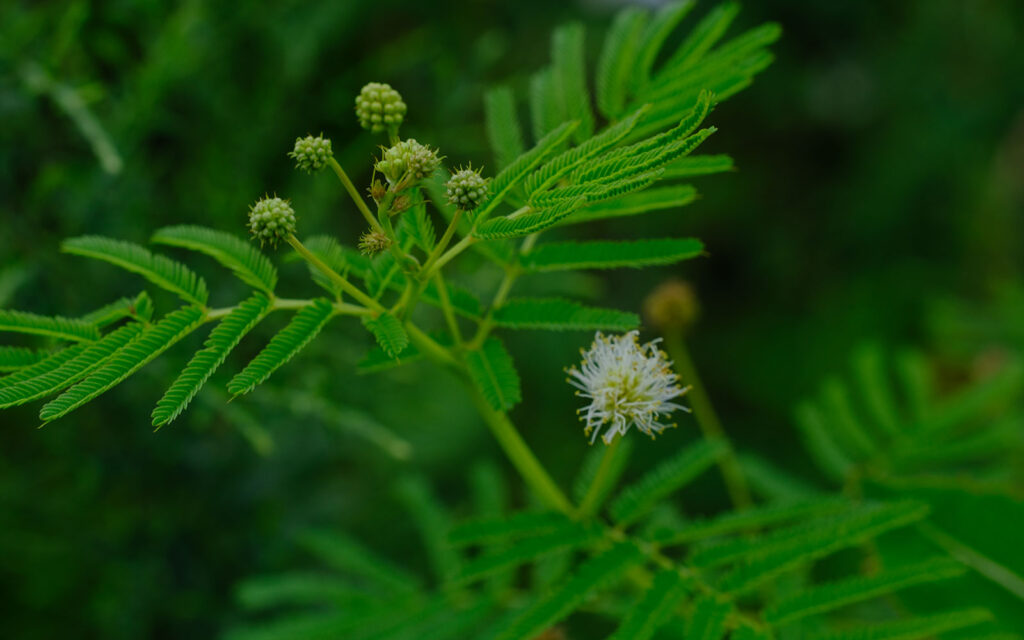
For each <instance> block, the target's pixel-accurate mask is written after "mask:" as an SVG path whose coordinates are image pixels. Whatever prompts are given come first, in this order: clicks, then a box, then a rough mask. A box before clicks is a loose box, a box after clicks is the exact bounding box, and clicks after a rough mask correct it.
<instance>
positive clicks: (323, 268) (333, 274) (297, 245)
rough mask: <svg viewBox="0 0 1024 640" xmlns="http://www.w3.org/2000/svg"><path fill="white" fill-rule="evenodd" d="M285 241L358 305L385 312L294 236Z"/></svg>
mask: <svg viewBox="0 0 1024 640" xmlns="http://www.w3.org/2000/svg"><path fill="white" fill-rule="evenodd" d="M285 240H287V241H288V244H290V245H291V246H292V248H293V249H295V252H296V253H298V254H299V255H300V256H302V258H303V259H304V260H306V262H308V263H309V264H311V265H313V266H314V267H316V268H317V269H319V270H320V272H321V273H323V274H324V275H325V276H327V277H328V278H329V279H330V280H331V282H333V283H335V284H336V285H338V286H339V287H341V290H342V291H344V292H345V293H347V294H349V295H350V296H352V297H353V298H355V299H356V300H358V301H359V302H360V303H362V304H363V305H364V306H366V307H368V308H370V309H372V310H374V311H376V312H377V313H380V312H382V311H386V309H384V307H382V306H381V304H380V303H379V302H377V301H376V300H374V299H373V298H371V297H370V296H368V295H366V294H365V293H363V292H362V291H360V290H359V288H358V287H356V286H355V285H354V284H352V283H351V282H349V281H348V280H346V279H345V278H344V277H342V276H341V274H339V273H338V272H337V271H335V270H334V269H332V268H330V267H329V266H327V264H325V263H324V261H323V260H321V259H320V258H318V257H316V255H315V254H314V253H313V252H312V251H310V250H309V249H307V248H306V245H304V244H302V243H301V242H299V239H298V238H296V237H295V236H294V235H292V234H290V235H289V236H288V237H287V238H285Z"/></svg>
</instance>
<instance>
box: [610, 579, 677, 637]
mask: <svg viewBox="0 0 1024 640" xmlns="http://www.w3.org/2000/svg"><path fill="white" fill-rule="evenodd" d="M688 586H689V585H688V583H687V581H686V580H685V579H684V578H683V577H682V576H680V575H679V572H678V571H671V570H668V569H665V570H662V571H659V572H658V573H657V575H655V576H654V580H653V581H652V582H651V587H650V588H649V589H648V590H647V591H645V592H644V595H643V597H642V599H641V600H640V602H638V603H637V604H636V606H635V607H633V608H632V609H630V611H629V613H628V615H627V616H626V617H625V618H624V619H623V621H622V624H621V625H620V626H619V628H618V629H616V631H615V633H614V634H613V635H612V636H611V638H610V640H649V639H650V638H652V637H653V636H654V634H655V633H656V632H657V631H658V629H659V628H661V627H663V626H665V624H666V623H667V622H668V619H669V617H671V615H672V613H673V610H674V609H675V608H676V607H677V606H679V604H680V603H681V601H682V600H683V597H684V596H685V595H686V592H687V587H688Z"/></svg>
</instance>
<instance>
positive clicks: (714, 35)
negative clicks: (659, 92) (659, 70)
mask: <svg viewBox="0 0 1024 640" xmlns="http://www.w3.org/2000/svg"><path fill="white" fill-rule="evenodd" d="M739 10H740V7H739V4H737V3H735V2H725V3H722V4H720V5H718V6H717V7H715V8H714V9H712V10H711V11H710V12H709V13H708V15H706V16H705V17H704V18H703V19H702V20H701V21H700V22H699V23H698V24H697V26H696V27H694V29H693V31H691V32H690V34H689V35H688V36H687V37H686V39H685V40H684V41H683V42H682V44H680V45H679V48H678V49H676V51H675V52H674V53H673V54H672V56H671V57H670V58H669V59H668V61H667V62H666V63H665V65H664V71H665V72H666V73H673V72H679V71H684V70H686V69H689V68H690V67H692V66H693V65H694V64H696V63H697V61H698V60H700V58H701V56H703V55H704V54H705V53H707V52H708V51H709V50H710V49H711V47H713V46H715V43H716V42H718V41H719V40H720V39H721V38H722V36H724V35H725V32H726V31H728V29H729V25H730V24H732V21H733V19H734V18H735V17H736V14H738V13H739Z"/></svg>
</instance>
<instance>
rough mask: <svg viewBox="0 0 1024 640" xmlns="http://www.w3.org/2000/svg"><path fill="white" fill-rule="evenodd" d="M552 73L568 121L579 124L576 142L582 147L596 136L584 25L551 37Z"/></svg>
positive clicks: (572, 26) (562, 30) (559, 32)
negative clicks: (588, 81) (583, 143)
mask: <svg viewBox="0 0 1024 640" xmlns="http://www.w3.org/2000/svg"><path fill="white" fill-rule="evenodd" d="M551 58H552V60H551V73H552V78H553V80H554V88H555V91H556V95H557V98H558V102H559V103H560V104H561V107H562V109H561V114H562V118H563V119H564V120H578V121H579V123H580V124H579V126H578V127H576V130H575V131H573V139H574V140H576V142H577V143H581V142H583V141H584V140H587V139H588V138H590V137H591V136H592V135H594V114H593V112H591V110H590V91H589V90H588V89H587V69H586V61H585V60H584V30H583V25H581V24H579V23H573V24H568V25H564V26H562V27H559V28H558V29H555V32H554V33H553V34H552V36H551Z"/></svg>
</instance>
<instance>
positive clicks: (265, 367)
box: [228, 298, 334, 396]
mask: <svg viewBox="0 0 1024 640" xmlns="http://www.w3.org/2000/svg"><path fill="white" fill-rule="evenodd" d="M332 315H334V305H333V304H331V302H330V301H329V300H325V299H323V298H318V299H316V300H314V301H313V302H312V304H310V305H309V306H307V307H303V308H302V309H299V311H298V312H297V313H296V314H295V315H294V316H292V319H291V321H290V322H289V323H288V325H287V326H286V327H285V328H284V329H281V330H280V331H278V332H277V333H276V334H275V335H274V337H273V338H271V339H270V342H269V343H268V344H267V346H265V347H263V350H262V351H260V352H259V354H258V355H257V356H256V357H255V358H253V359H252V360H251V361H250V362H249V364H247V365H246V366H245V369H243V370H242V371H240V372H239V373H238V374H237V375H235V377H234V378H232V379H231V381H230V382H228V392H230V393H231V394H232V395H236V396H237V395H242V394H245V393H249V392H250V391H252V390H253V389H255V388H256V385H258V384H260V383H261V382H264V381H265V380H266V379H267V378H269V377H270V374H272V373H273V372H274V371H276V370H277V369H278V367H280V366H281V365H283V364H284V363H286V362H288V361H289V360H291V359H292V358H294V357H295V355H296V354H297V353H298V352H299V351H301V350H302V348H303V347H305V346H306V345H307V344H309V343H310V342H311V341H312V340H313V338H315V337H316V335H317V334H318V333H320V330H321V329H323V328H324V325H326V324H327V322H328V321H329V320H330V319H331V316H332Z"/></svg>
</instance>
